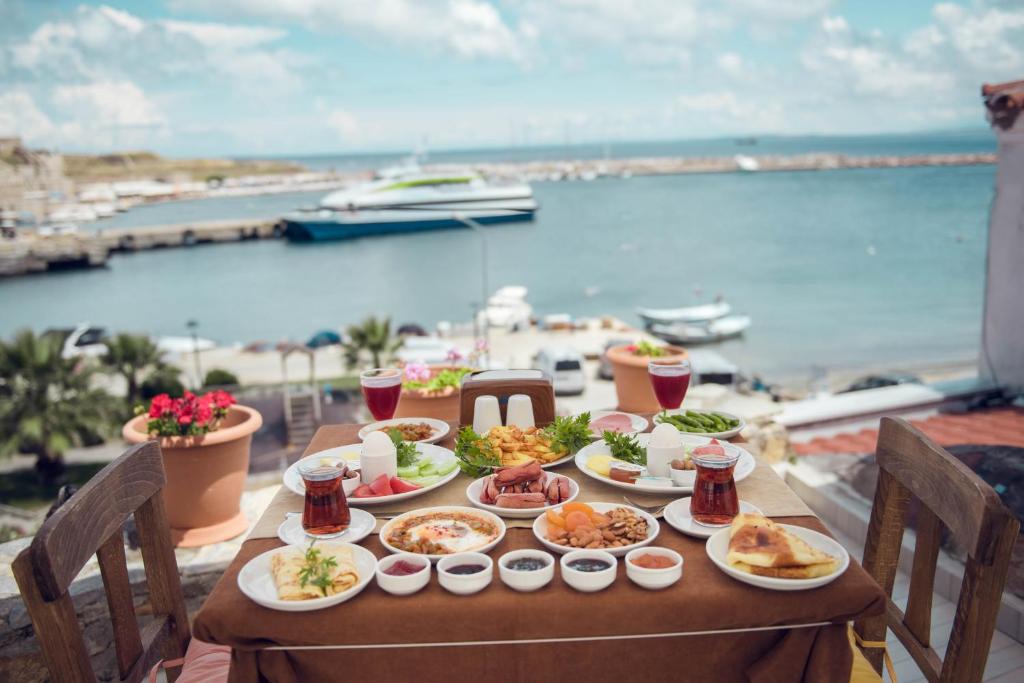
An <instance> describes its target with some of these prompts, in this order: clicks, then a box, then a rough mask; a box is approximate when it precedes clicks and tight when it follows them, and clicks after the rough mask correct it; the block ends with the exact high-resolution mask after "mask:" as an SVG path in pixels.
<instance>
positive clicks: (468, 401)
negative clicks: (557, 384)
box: [459, 370, 555, 427]
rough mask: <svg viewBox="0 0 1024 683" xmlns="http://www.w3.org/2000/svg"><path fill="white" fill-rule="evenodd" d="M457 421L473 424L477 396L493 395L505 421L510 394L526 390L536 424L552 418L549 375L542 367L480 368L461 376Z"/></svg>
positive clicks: (553, 400)
mask: <svg viewBox="0 0 1024 683" xmlns="http://www.w3.org/2000/svg"><path fill="white" fill-rule="evenodd" d="M461 393H462V399H461V403H460V405H459V425H460V426H466V425H471V424H473V407H474V405H475V404H476V398H477V396H486V395H490V396H496V397H497V398H498V407H499V409H500V410H501V421H502V424H504V423H505V420H506V417H507V412H508V399H509V396H513V395H514V394H526V395H527V396H529V397H530V401H531V402H532V403H533V419H534V423H535V424H536V425H537V426H538V427H546V426H547V425H549V424H551V423H552V422H554V421H555V388H554V385H553V384H552V382H551V376H550V375H548V374H547V373H546V372H544V371H543V370H480V371H477V372H474V373H471V374H469V375H466V376H465V377H463V378H462V392H461Z"/></svg>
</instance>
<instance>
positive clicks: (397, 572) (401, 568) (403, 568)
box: [384, 560, 424, 576]
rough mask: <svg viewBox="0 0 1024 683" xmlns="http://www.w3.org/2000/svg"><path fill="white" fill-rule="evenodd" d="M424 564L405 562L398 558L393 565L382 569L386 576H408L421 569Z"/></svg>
mask: <svg viewBox="0 0 1024 683" xmlns="http://www.w3.org/2000/svg"><path fill="white" fill-rule="evenodd" d="M423 569H424V565H422V564H413V563H412V562H406V561H405V560H399V561H398V562H395V563H394V564H393V565H391V566H390V567H388V568H387V569H385V570H384V573H385V574H387V575H388V576H410V575H412V574H417V573H419V572H421V571H423Z"/></svg>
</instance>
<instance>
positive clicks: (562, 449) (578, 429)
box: [544, 413, 591, 453]
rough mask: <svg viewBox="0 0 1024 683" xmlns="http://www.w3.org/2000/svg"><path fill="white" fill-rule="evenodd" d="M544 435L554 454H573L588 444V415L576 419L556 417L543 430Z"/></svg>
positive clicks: (583, 414)
mask: <svg viewBox="0 0 1024 683" xmlns="http://www.w3.org/2000/svg"><path fill="white" fill-rule="evenodd" d="M544 435H545V436H546V437H547V438H548V439H550V440H551V450H552V451H553V452H555V453H575V452H576V451H578V450H579V449H581V448H583V447H584V446H586V445H587V444H589V443H590V436H591V432H590V413H580V414H579V415H577V416H576V417H556V418H555V421H554V422H552V423H551V424H549V425H548V426H547V427H545V428H544Z"/></svg>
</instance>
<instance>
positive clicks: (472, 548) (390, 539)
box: [380, 505, 505, 562]
mask: <svg viewBox="0 0 1024 683" xmlns="http://www.w3.org/2000/svg"><path fill="white" fill-rule="evenodd" d="M503 538H505V522H503V521H502V519H501V517H499V516H498V515H496V514H494V513H493V512H488V511H487V510H478V509H476V508H471V507H465V506H461V505H440V506H437V507H430V508H420V509H418V510H410V511H409V512H405V513H403V514H401V515H398V516H397V517H395V518H393V519H391V520H389V521H388V522H387V523H386V524H385V525H384V526H383V527H381V530H380V542H381V545H383V546H384V547H385V548H386V549H387V550H388V552H391V553H414V554H416V555H421V556H423V557H426V558H428V559H429V560H430V561H431V562H437V561H438V560H440V559H441V558H442V557H445V556H447V555H452V554H454V553H464V552H476V553H487V552H490V551H491V549H493V548H494V546H496V545H498V544H499V543H501V539H503ZM430 546H441V547H442V548H444V549H447V551H448V552H442V553H438V552H434V553H431V552H426V550H428V549H430Z"/></svg>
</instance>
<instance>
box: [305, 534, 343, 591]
mask: <svg viewBox="0 0 1024 683" xmlns="http://www.w3.org/2000/svg"><path fill="white" fill-rule="evenodd" d="M315 543H316V541H311V542H310V544H309V548H307V549H306V557H305V562H304V563H303V565H302V569H300V570H299V587H301V588H305V587H306V586H309V585H313V586H316V587H317V588H319V589H320V592H321V593H323V594H324V597H327V589H328V588H330V587H331V584H332V583H334V580H333V579H332V578H331V570H332V569H334V568H335V567H337V566H338V561H337V560H335V559H334V558H333V557H322V556H321V553H320V551H319V550H317V549H316V548H314V547H313V544H315Z"/></svg>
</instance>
